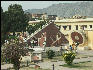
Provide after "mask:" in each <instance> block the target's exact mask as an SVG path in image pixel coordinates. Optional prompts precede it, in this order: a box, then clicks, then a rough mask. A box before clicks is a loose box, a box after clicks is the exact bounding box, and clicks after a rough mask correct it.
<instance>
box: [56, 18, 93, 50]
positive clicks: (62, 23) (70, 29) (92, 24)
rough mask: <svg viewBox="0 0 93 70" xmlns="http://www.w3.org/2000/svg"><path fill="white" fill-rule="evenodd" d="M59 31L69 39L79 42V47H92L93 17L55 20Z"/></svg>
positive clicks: (71, 41)
mask: <svg viewBox="0 0 93 70" xmlns="http://www.w3.org/2000/svg"><path fill="white" fill-rule="evenodd" d="M55 24H56V25H57V26H59V29H60V31H61V32H62V33H63V34H64V35H65V37H66V38H67V39H68V41H69V45H72V43H73V42H79V43H80V45H79V47H81V48H86V47H87V48H89V49H93V37H92V36H93V18H85V19H82V18H81V19H63V20H56V21H55Z"/></svg>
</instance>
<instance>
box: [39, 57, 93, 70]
mask: <svg viewBox="0 0 93 70" xmlns="http://www.w3.org/2000/svg"><path fill="white" fill-rule="evenodd" d="M85 61H93V57H88V58H81V59H75V60H74V63H78V62H85ZM53 64H54V65H55V70H79V69H76V68H67V67H62V66H59V65H63V64H65V62H64V61H57V62H50V61H47V62H41V63H38V65H40V67H41V68H43V69H51V70H52V67H53V66H52V65H53Z"/></svg>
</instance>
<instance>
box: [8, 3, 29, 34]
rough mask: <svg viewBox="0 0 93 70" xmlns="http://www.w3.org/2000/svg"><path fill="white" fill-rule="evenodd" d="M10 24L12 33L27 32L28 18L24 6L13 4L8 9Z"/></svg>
mask: <svg viewBox="0 0 93 70" xmlns="http://www.w3.org/2000/svg"><path fill="white" fill-rule="evenodd" d="M7 12H8V16H9V18H8V22H9V24H10V30H9V31H10V32H13V35H15V32H24V31H26V27H27V26H28V21H29V19H28V17H27V15H26V14H25V13H24V11H23V9H22V6H21V5H19V4H13V5H12V4H11V5H10V6H9V7H8V11H7Z"/></svg>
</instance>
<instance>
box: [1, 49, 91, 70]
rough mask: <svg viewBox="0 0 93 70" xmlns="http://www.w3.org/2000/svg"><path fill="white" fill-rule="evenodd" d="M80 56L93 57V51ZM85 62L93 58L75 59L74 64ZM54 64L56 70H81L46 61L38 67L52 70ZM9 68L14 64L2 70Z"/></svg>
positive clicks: (2, 66)
mask: <svg viewBox="0 0 93 70" xmlns="http://www.w3.org/2000/svg"><path fill="white" fill-rule="evenodd" d="M78 54H83V55H89V56H93V50H90V51H78ZM85 61H93V57H88V58H80V59H75V60H74V61H73V62H74V63H78V62H85ZM53 64H54V65H55V70H79V69H76V68H67V67H62V66H59V65H63V64H65V62H64V61H57V62H51V61H44V62H40V63H38V65H40V68H43V69H51V70H52V68H53V66H52V65H53ZM9 67H11V68H12V67H13V64H5V65H1V69H2V70H3V69H7V68H9ZM30 67H34V65H30Z"/></svg>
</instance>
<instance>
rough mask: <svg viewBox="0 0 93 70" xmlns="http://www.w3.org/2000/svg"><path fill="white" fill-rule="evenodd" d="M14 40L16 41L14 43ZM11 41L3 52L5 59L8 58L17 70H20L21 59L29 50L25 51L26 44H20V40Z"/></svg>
mask: <svg viewBox="0 0 93 70" xmlns="http://www.w3.org/2000/svg"><path fill="white" fill-rule="evenodd" d="M13 40H14V41H13ZM13 40H9V44H6V45H5V48H4V49H3V50H2V53H3V54H4V56H3V58H7V59H8V60H10V61H11V63H12V64H13V65H14V69H15V70H19V69H20V63H21V61H20V58H21V56H25V55H26V53H28V49H25V47H24V46H25V45H26V44H25V43H20V42H19V40H18V38H17V37H16V38H13Z"/></svg>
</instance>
